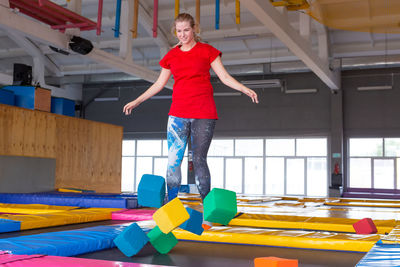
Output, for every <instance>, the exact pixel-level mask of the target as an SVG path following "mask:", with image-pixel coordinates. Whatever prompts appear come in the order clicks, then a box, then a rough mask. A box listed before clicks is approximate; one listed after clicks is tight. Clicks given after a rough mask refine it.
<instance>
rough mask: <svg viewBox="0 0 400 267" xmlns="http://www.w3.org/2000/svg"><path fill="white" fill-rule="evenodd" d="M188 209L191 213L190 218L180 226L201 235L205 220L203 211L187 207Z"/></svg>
mask: <svg viewBox="0 0 400 267" xmlns="http://www.w3.org/2000/svg"><path fill="white" fill-rule="evenodd" d="M186 211H187V212H188V213H189V216H190V218H189V220H187V221H186V222H184V223H183V224H181V226H180V228H182V229H183V230H186V231H189V232H192V233H193V234H196V235H201V234H202V233H203V231H204V229H203V227H202V226H201V224H202V222H203V213H201V212H199V211H197V210H194V209H191V208H186Z"/></svg>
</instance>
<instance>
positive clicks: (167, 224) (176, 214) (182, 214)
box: [153, 198, 190, 234]
mask: <svg viewBox="0 0 400 267" xmlns="http://www.w3.org/2000/svg"><path fill="white" fill-rule="evenodd" d="M189 217H190V216H189V213H188V212H187V211H186V209H185V207H184V206H183V204H182V202H181V201H180V200H179V198H174V199H173V200H171V201H170V202H168V203H167V204H165V205H164V206H162V207H161V208H159V209H158V210H157V211H156V212H155V213H154V214H153V219H154V221H155V222H156V224H157V226H158V227H159V228H160V230H161V231H162V232H163V233H164V234H168V233H169V232H171V231H172V230H174V229H175V228H176V227H178V226H180V225H181V224H182V223H184V222H185V221H186V220H187V219H189Z"/></svg>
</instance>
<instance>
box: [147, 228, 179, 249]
mask: <svg viewBox="0 0 400 267" xmlns="http://www.w3.org/2000/svg"><path fill="white" fill-rule="evenodd" d="M147 237H148V238H149V239H150V243H151V244H152V245H153V247H154V248H155V249H156V250H157V251H158V252H159V253H161V254H167V253H168V252H169V251H170V250H171V249H172V248H173V247H175V245H176V244H178V239H176V237H175V236H174V234H173V233H168V234H164V233H163V232H162V231H161V230H160V228H159V227H158V226H156V227H154V228H153V229H152V230H151V231H150V232H149V233H148V234H147Z"/></svg>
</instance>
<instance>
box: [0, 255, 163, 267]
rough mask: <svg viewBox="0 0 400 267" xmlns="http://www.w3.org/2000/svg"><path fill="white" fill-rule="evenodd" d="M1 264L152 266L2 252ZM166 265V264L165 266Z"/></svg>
mask: <svg viewBox="0 0 400 267" xmlns="http://www.w3.org/2000/svg"><path fill="white" fill-rule="evenodd" d="M0 264H1V266H4V267H50V266H57V267H93V266H96V267H150V266H159V267H161V266H162V265H150V264H140V263H131V262H119V261H104V260H92V259H81V258H72V257H59V256H44V255H11V254H1V253H0ZM164 267H166V266H164Z"/></svg>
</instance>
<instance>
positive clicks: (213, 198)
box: [203, 188, 237, 225]
mask: <svg viewBox="0 0 400 267" xmlns="http://www.w3.org/2000/svg"><path fill="white" fill-rule="evenodd" d="M203 207H204V220H206V221H209V222H214V223H220V224H224V225H227V224H228V223H229V222H230V221H231V220H232V219H233V217H235V215H236V213H237V200H236V193H235V192H233V191H229V190H225V189H220V188H213V189H212V190H211V191H210V192H209V193H208V195H207V196H206V197H205V198H204V201H203Z"/></svg>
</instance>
